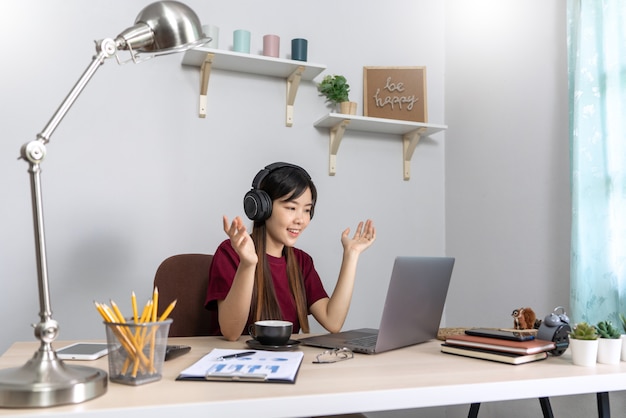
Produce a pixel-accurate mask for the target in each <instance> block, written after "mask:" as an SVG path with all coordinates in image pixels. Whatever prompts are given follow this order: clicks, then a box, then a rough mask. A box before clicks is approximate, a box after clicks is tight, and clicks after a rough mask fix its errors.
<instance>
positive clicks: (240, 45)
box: [233, 29, 250, 54]
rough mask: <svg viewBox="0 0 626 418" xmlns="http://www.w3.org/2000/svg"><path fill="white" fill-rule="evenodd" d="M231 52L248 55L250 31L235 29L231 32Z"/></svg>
mask: <svg viewBox="0 0 626 418" xmlns="http://www.w3.org/2000/svg"><path fill="white" fill-rule="evenodd" d="M233 51H235V52H244V53H246V54H249V53H250V31H247V30H245V29H237V30H236V31H234V32H233Z"/></svg>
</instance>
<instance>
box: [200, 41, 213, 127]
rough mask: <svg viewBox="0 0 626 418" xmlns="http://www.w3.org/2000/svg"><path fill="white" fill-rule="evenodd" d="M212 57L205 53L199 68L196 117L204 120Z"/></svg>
mask: <svg viewBox="0 0 626 418" xmlns="http://www.w3.org/2000/svg"><path fill="white" fill-rule="evenodd" d="M213 57H214V54H211V53H207V54H206V57H205V58H204V62H203V63H202V66H201V67H200V108H199V110H198V116H200V117H201V118H206V108H207V91H208V89H209V77H210V76H211V65H212V64H213Z"/></svg>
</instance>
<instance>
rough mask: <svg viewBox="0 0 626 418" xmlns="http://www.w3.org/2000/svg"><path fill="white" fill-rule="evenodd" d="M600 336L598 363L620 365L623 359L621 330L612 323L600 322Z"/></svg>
mask: <svg viewBox="0 0 626 418" xmlns="http://www.w3.org/2000/svg"><path fill="white" fill-rule="evenodd" d="M596 329H597V330H598V335H599V336H600V339H599V340H598V363H602V364H618V363H619V362H620V360H621V357H622V339H621V334H620V332H619V330H618V329H617V328H616V327H614V326H613V324H612V323H611V321H600V322H598V325H596Z"/></svg>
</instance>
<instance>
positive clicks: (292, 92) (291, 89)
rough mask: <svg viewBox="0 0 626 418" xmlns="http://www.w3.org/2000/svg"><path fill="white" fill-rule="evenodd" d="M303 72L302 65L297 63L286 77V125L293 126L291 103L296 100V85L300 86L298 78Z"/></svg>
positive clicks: (299, 78) (300, 77)
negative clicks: (296, 66)
mask: <svg viewBox="0 0 626 418" xmlns="http://www.w3.org/2000/svg"><path fill="white" fill-rule="evenodd" d="M303 72H304V66H302V65H299V66H298V68H296V69H295V70H294V71H293V72H292V73H291V74H290V75H289V77H287V120H286V125H287V126H288V127H291V126H293V104H294V102H295V101H296V93H297V92H298V86H300V80H301V79H302V73H303Z"/></svg>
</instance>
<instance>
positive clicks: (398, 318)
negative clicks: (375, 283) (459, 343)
mask: <svg viewBox="0 0 626 418" xmlns="http://www.w3.org/2000/svg"><path fill="white" fill-rule="evenodd" d="M453 266H454V258H452V257H396V259H395V262H394V264H393V271H392V272H391V280H390V281H389V288H388V289H387V297H386V299H385V305H384V307H383V315H382V318H381V320H380V325H379V328H378V329H372V328H360V329H356V330H352V331H343V332H339V333H336V334H324V335H318V336H313V337H306V338H301V339H300V341H301V342H302V344H304V345H309V346H314V347H322V348H343V347H346V348H349V349H351V350H352V351H353V352H355V353H364V354H375V353H382V352H384V351H389V350H394V349H396V348H401V347H406V346H409V345H414V344H419V343H422V342H425V341H429V340H432V339H433V338H435V337H436V336H437V332H438V330H439V325H440V323H441V316H442V314H443V307H444V304H445V302H446V295H447V293H448V286H449V284H450V277H451V275H452V268H453Z"/></svg>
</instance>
